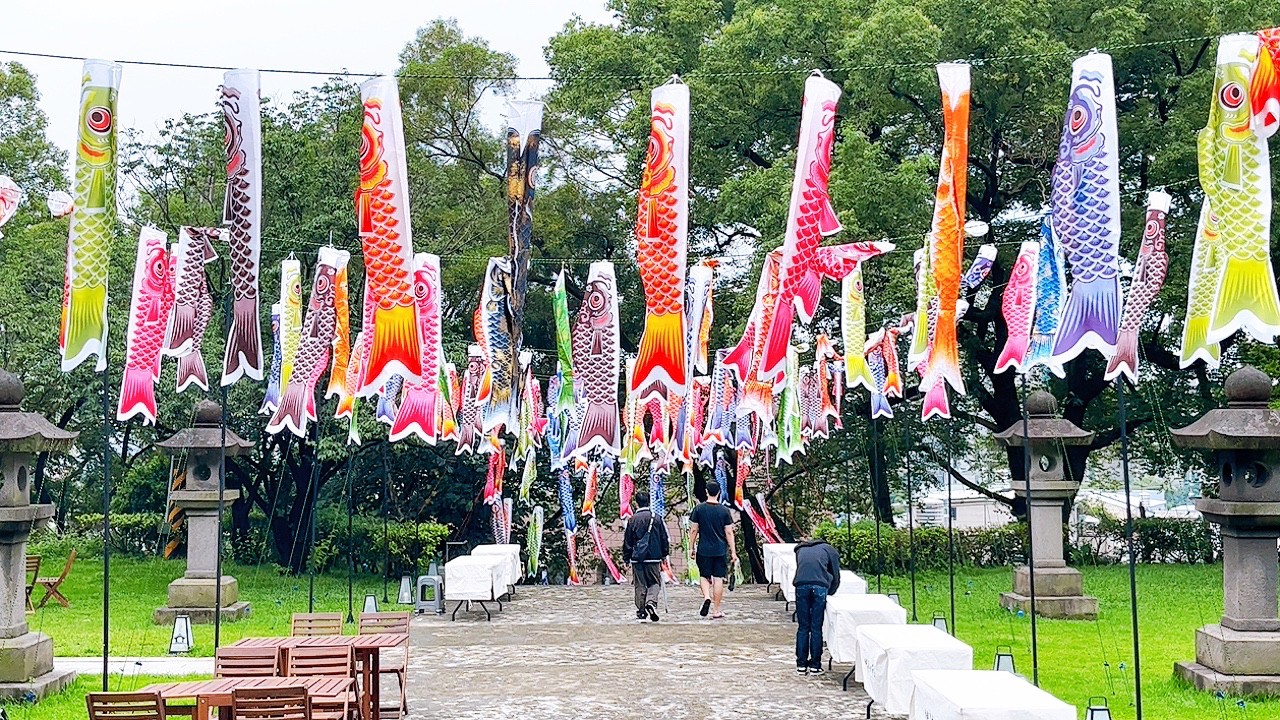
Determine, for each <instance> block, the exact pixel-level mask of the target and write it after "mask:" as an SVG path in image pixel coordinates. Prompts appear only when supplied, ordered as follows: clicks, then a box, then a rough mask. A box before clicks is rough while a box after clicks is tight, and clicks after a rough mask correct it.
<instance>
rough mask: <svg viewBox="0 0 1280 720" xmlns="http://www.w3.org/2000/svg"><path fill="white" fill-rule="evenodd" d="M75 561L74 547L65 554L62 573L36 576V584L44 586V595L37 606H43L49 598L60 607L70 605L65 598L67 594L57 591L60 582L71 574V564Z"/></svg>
mask: <svg viewBox="0 0 1280 720" xmlns="http://www.w3.org/2000/svg"><path fill="white" fill-rule="evenodd" d="M75 561H76V549H75V548H71V552H70V554H68V555H67V564H66V565H63V566H62V574H61V575H59V576H58V577H43V578H36V585H39V586H40V587H43V588H44V597H43V598H42V599H41V600H40V604H39V605H36V607H38V608H42V607H44V604H45V603H47V602H49V598H53V599H54V600H57V601H58V604H59V605H61V606H62V607H71V603H70V602H69V601H68V600H67V596H66V595H63V594H62V593H61V592H59V591H58V588H60V587H62V583H64V582H66V581H67V576H68V575H70V574H71V566H72V565H73V564H74V563H75Z"/></svg>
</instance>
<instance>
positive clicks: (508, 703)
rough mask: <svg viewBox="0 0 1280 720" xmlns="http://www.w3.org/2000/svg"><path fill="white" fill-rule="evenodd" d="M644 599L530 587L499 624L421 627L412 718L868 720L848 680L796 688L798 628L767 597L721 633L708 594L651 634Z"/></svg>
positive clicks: (675, 600) (746, 605) (442, 621)
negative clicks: (704, 614)
mask: <svg viewBox="0 0 1280 720" xmlns="http://www.w3.org/2000/svg"><path fill="white" fill-rule="evenodd" d="M631 593H632V589H631V586H629V585H623V586H588V587H521V588H520V591H519V595H518V596H517V597H516V599H515V600H514V601H512V602H509V603H504V604H503V606H504V610H503V611H502V612H501V613H498V612H494V615H493V621H492V622H485V619H484V613H483V612H482V611H481V610H480V609H479V608H478V607H476V608H475V611H474V612H472V613H470V614H468V613H467V611H466V608H465V607H464V608H463V609H462V611H460V612H459V613H458V620H457V621H456V622H450V620H449V616H448V615H447V614H446V615H444V616H435V615H426V616H418V617H417V618H415V620H414V623H413V630H412V636H411V638H412V639H411V644H412V648H413V650H412V656H411V658H410V663H409V707H410V709H411V717H413V718H421V719H423V720H427V719H428V718H430V719H434V718H440V717H448V718H456V719H457V720H463V719H465V718H477V719H479V718H485V719H489V718H515V717H527V718H539V719H540V720H541V719H543V718H602V719H604V720H626V719H629V718H645V719H648V718H655V719H660V720H680V719H683V718H690V719H693V718H814V719H815V720H825V719H827V718H832V719H834V718H841V719H842V720H843V719H847V718H854V717H859V718H860V717H863V715H864V713H865V709H866V705H867V696H866V695H865V694H864V693H863V692H862V690H861V687H860V686H856V685H854V684H853V683H852V681H851V682H850V689H849V692H847V693H846V692H841V690H840V679H841V677H842V676H843V675H844V673H845V672H847V671H848V667H845V668H843V669H842V668H840V667H838V666H837V667H836V668H835V670H834V671H833V672H829V673H826V674H824V675H821V676H818V677H804V676H798V675H796V673H795V655H794V652H795V651H794V647H795V630H794V627H795V626H794V625H792V624H791V622H790V613H789V612H787V611H785V610H784V609H783V604H782V602H780V601H775V600H774V599H773V596H772V595H767V594H766V593H765V592H764V588H763V587H762V586H758V585H754V586H753V585H748V586H745V587H742V588H739V589H738V590H737V591H736V592H732V593H727V598H726V602H725V612H726V615H727V616H728V617H726V618H725V619H723V620H716V621H711V620H706V619H703V618H701V617H699V616H698V614H697V609H698V605H699V604H700V600H701V595H700V594H699V593H698V591H697V590H696V589H695V588H691V587H672V588H669V594H670V598H669V599H670V604H671V611H670V613H666V614H663V617H662V621H661V622H659V623H657V624H652V623H639V622H637V621H636V620H635V614H634V613H635V607H634V606H633V605H632V604H631ZM452 610H453V603H449V611H450V612H452ZM660 612H661V608H660ZM872 717H875V718H883V717H886V716H885V715H883V714H880V713H879V711H878V710H873V714H872Z"/></svg>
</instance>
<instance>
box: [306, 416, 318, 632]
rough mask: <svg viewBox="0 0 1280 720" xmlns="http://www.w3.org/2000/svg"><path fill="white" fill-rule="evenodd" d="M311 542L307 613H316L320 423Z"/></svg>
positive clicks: (313, 457)
mask: <svg viewBox="0 0 1280 720" xmlns="http://www.w3.org/2000/svg"><path fill="white" fill-rule="evenodd" d="M311 441H312V446H311V528H310V532H311V542H310V543H308V547H307V566H308V567H307V612H315V611H316V523H317V522H318V516H319V514H320V421H319V420H317V421H316V424H315V428H314V429H313V430H312V431H311Z"/></svg>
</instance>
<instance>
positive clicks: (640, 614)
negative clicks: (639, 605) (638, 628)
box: [636, 610, 648, 620]
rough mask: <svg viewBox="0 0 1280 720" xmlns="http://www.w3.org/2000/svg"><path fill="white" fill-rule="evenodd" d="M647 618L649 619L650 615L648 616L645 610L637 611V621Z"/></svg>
mask: <svg viewBox="0 0 1280 720" xmlns="http://www.w3.org/2000/svg"><path fill="white" fill-rule="evenodd" d="M646 617H648V614H647V613H645V611H643V610H636V619H637V620H644V619H645V618H646Z"/></svg>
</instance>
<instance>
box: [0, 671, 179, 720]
mask: <svg viewBox="0 0 1280 720" xmlns="http://www.w3.org/2000/svg"><path fill="white" fill-rule="evenodd" d="M202 679H204V678H202V677H200V676H191V677H172V676H165V677H160V676H152V675H129V676H127V677H123V676H117V675H112V676H111V690H112V691H113V692H129V691H131V690H139V689H141V688H144V687H146V686H147V685H150V684H151V683H158V682H178V681H180V680H202ZM101 689H102V676H101V675H81V676H80V677H78V678H76V679H75V681H74V682H72V683H71V685H69V686H68V687H67V689H66V690H64V691H62V692H60V693H58V694H57V695H50V696H49V697H47V698H45V699H43V700H41V701H40V702H39V703H38V704H35V705H32V704H30V703H19V704H13V705H6V706H5V709H6V711H7V712H8V713H9V718H10V720H84V719H85V716H86V711H85V705H84V698H85V696H86V695H88V694H89V693H91V692H98V691H99V690H101Z"/></svg>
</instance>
